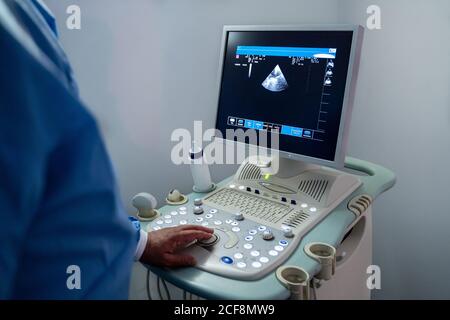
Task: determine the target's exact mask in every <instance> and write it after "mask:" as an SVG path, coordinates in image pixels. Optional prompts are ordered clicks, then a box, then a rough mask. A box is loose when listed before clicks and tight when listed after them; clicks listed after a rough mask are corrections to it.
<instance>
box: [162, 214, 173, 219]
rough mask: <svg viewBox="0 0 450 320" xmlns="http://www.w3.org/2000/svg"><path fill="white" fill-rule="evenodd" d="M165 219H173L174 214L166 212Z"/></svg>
mask: <svg viewBox="0 0 450 320" xmlns="http://www.w3.org/2000/svg"><path fill="white" fill-rule="evenodd" d="M164 219H172V216H171V215H170V214H166V215H165V216H164Z"/></svg>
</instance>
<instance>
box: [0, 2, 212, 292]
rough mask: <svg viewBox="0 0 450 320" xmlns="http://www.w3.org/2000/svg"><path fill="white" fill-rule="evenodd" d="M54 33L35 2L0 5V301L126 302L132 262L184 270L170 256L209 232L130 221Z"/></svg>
mask: <svg viewBox="0 0 450 320" xmlns="http://www.w3.org/2000/svg"><path fill="white" fill-rule="evenodd" d="M55 26H56V24H55V20H54V17H53V16H52V14H51V13H50V12H49V10H48V9H47V8H46V7H45V5H44V4H43V3H42V2H41V1H40V0H0V244H1V247H0V299H126V298H127V296H128V285H129V275H130V270H131V265H132V262H133V257H135V259H140V260H141V261H142V262H144V263H148V264H155V265H159V266H172V267H175V266H187V265H193V264H195V260H194V258H193V257H191V256H184V255H181V254H179V253H178V252H179V249H182V248H184V247H185V246H186V245H187V244H189V243H191V242H192V241H193V240H195V239H207V238H209V237H210V236H211V233H212V230H211V229H207V228H203V227H198V226H197V227H195V226H184V227H182V228H168V229H163V230H160V231H155V232H151V233H148V234H147V233H145V232H143V231H142V230H139V224H136V222H135V221H133V222H130V221H129V219H128V218H127V215H126V213H125V211H124V209H123V206H122V204H121V203H120V200H119V197H118V192H117V185H116V181H115V178H114V175H113V169H112V165H111V163H110V160H109V157H108V154H107V152H106V150H105V147H104V144H103V141H102V139H101V135H100V132H99V129H98V127H97V124H96V122H95V120H94V118H93V117H92V116H91V115H90V113H89V112H88V111H87V110H86V108H85V107H84V105H83V103H82V102H81V101H80V99H79V96H78V89H77V85H76V82H75V80H74V78H73V74H72V69H71V67H70V64H69V62H68V60H67V57H66V55H65V54H64V51H63V50H62V48H61V46H60V45H59V43H58V40H57V33H56V27H55ZM133 226H135V228H134V227H133ZM73 266H76V267H77V268H79V271H80V284H81V288H79V289H78V288H75V289H74V288H71V287H70V286H68V278H69V277H70V276H71V275H72V273H71V271H70V270H73V269H71V268H72V267H73ZM68 272H69V273H68Z"/></svg>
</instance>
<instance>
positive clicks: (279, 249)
mask: <svg viewBox="0 0 450 320" xmlns="http://www.w3.org/2000/svg"><path fill="white" fill-rule="evenodd" d="M275 250H277V251H280V252H281V251H283V250H284V248H283V247H282V246H275Z"/></svg>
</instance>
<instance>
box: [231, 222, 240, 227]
mask: <svg viewBox="0 0 450 320" xmlns="http://www.w3.org/2000/svg"><path fill="white" fill-rule="evenodd" d="M231 225H232V226H238V225H239V222H236V221H233V222H231Z"/></svg>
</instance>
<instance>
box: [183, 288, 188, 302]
mask: <svg viewBox="0 0 450 320" xmlns="http://www.w3.org/2000/svg"><path fill="white" fill-rule="evenodd" d="M183 300H187V294H186V290H183Z"/></svg>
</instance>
